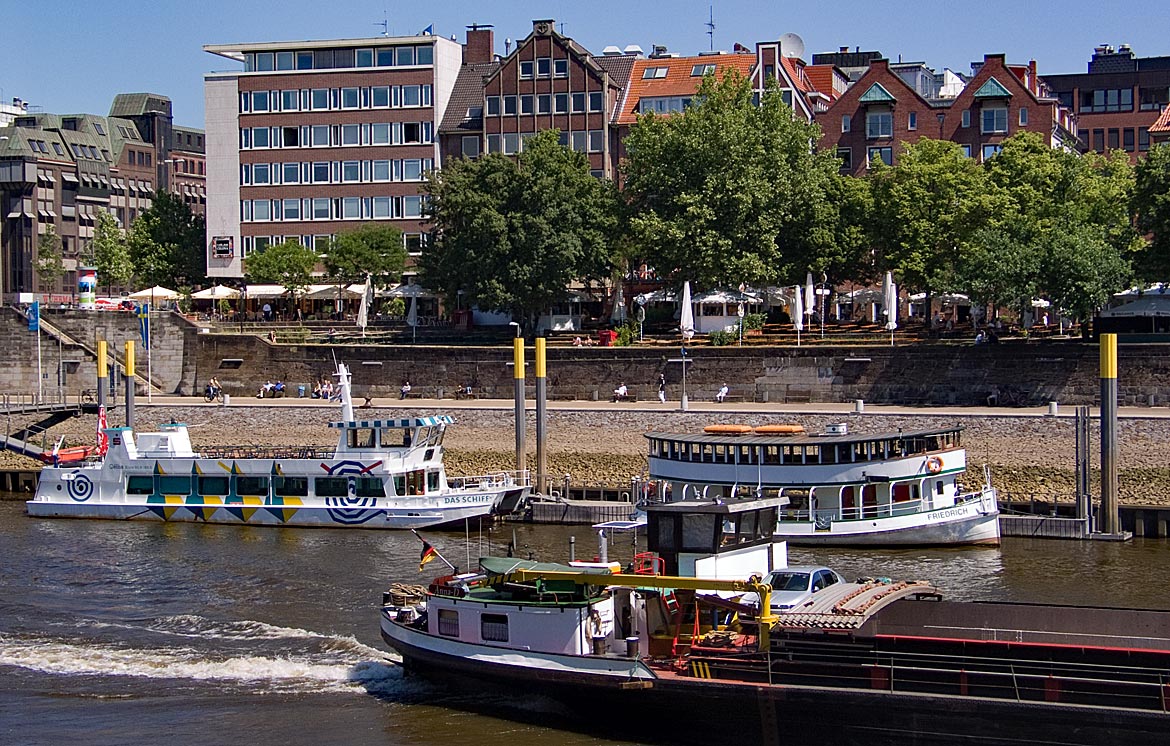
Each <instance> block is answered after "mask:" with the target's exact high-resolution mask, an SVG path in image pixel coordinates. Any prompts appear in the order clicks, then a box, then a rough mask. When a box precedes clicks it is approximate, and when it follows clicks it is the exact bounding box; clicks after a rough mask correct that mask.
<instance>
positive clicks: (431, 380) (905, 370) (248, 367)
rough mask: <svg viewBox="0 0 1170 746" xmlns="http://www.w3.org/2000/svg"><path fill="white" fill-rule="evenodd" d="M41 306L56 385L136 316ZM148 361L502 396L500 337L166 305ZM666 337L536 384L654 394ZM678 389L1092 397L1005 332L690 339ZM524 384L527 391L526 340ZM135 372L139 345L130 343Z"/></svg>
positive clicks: (555, 389)
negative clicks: (763, 340) (232, 327)
mask: <svg viewBox="0 0 1170 746" xmlns="http://www.w3.org/2000/svg"><path fill="white" fill-rule="evenodd" d="M3 311H4V312H3V313H0V334H3V335H4V336H5V338H6V339H7V340H8V345H7V350H6V353H5V355H4V358H3V359H4V362H5V363H6V364H5V365H3V366H0V385H2V386H4V391H6V392H10V393H30V392H35V391H36V388H37V380H36V336H35V334H34V333H32V332H29V331H28V329H27V323H26V322H25V320H24V318H23V317H22V316H21V315H20V314H19V313H17V312H16V311H15V310H13V309H3ZM45 320H46V322H48V323H49V324H51V325H52V326H54V327H56V328H58V329H60V330H61V331H62V333H63V334H64V335H65V336H66V337H67V339H64V340H61V341H60V344H58V342H59V340H58V339H57V338H56V337H54V336H53V335H52V334H51V333H49V332H42V339H41V341H42V345H41V347H42V364H41V366H42V371H43V375H44V376H45V380H46V381H47V383H51V384H52V385H53V387H55V386H56V380H57V379H56V377H57V370H58V363H57V361H58V360H59V359H60V360H64V361H66V362H65V365H64V366H63V367H64V370H65V379H66V390H67V391H69V392H70V393H73V394H75V393H77V392H78V391H80V390H82V389H84V388H92V387H93V386H94V385H95V376H96V372H95V370H94V359H93V354H92V351H93V350H94V349H95V347H96V345H95V343H94V340H95V339H96V338H97V336H98V334H101V335H104V337H105V339H107V340H108V341H109V342H110V346H111V352H112V353H113V352H116V353H117V355H118V356H119V357H120V356H121V354H122V347H123V343H124V342H125V341H126V340H128V339H134V340H137V339H138V319H137V318H135V316H134V314H132V313H127V312H92V311H90V312H85V311H63V310H57V309H46V311H45ZM152 331H153V339H152V343H153V344H152V347H153V349H152V351H151V367H152V376H153V380H154V383H155V386H156V391H160V392H163V393H172V392H176V393H180V394H194V393H197V392H198V391H199V390H200V389H201V388H202V386H203V384H204V383H206V381H207V379H208V378H209V377H211V376H213V375H214V376H217V377H218V378H219V380H220V382H221V383H222V384H223V385H224V387H225V389H226V391H227V393H229V394H231V395H233V396H243V395H247V394H254V393H255V391H256V389H257V388H258V387H259V385H260V384H261V383H263V382H264V381H265V380H267V379H273V380H276V379H280V380H283V381H285V382H286V383H287V384H288V385H289V386H290V389H291V391H292V392H293V393H294V394H295V392H296V387H297V386H298V385H305V386H307V387H309V388H311V386H312V383H313V382H314V381H315V380H317V379H319V378H321V377H324V376H328V375H329V374H330V373H332V372H333V369H334V368H333V361H334V357H335V356H336V359H337V360H339V361H342V362H346V363H348V364H349V365H350V367H351V368H352V370H353V374H354V387H355V391H356V392H357V393H358V394H359V395H361V394H369V395H371V396H376V397H387V396H395V395H397V392H398V389H399V387H400V386H401V385H402V383H403V382H404V381H407V380H409V381H410V383H411V386H412V388H413V390H414V392H415V393H417V394H419V395H424V396H436V395H442V396H448V397H449V396H452V395H453V392H454V391H455V390H456V389H458V388H459V387H461V386H464V385H468V384H470V385H471V386H473V387H474V389H475V391H476V392H477V394H478V395H480V396H487V397H501V398H511V397H512V387H513V379H512V367H511V363H512V350H511V348H509V347H506V346H499V347H453V346H437V345H397V346H363V345H358V344H348V343H347V344H332V345H330V344H324V343H322V344H295V345H289V344H272V343H269V342H268V341H267V340H266V339H263V338H261V337H259V336H255V335H230V334H200V333H199V328H198V327H197V326H196V325H194V324H191V323H190V322H188V321H187V320H186V319H185V318H183V317H181V316H178V315H176V314H157V315H155V316H154V317H152ZM679 352H680V351H679V348H678V347H677V346H676V345H673V344H672V345H658V346H637V347H622V348H598V347H584V348H582V347H561V346H555V347H551V348H550V349H549V365H548V375H549V378H548V391H549V396H550V397H552V398H557V399H583V400H588V399H594V398H599V399H606V398H608V397H609V396H610V393H611V392H612V390H613V389H614V388H615V387H616V386H617V385H618V384H619V383H621V382H625V383H626V384H627V386H628V387H629V389H630V391H631V392H632V393H634V394H635V395H637V396H638V397H639V398H642V399H652V398H655V397H656V396H657V380H658V376H659V374H660V373H661V374H664V375H665V376H666V380H667V396H668V398H670V399H671V400H674V401H677V400H678V399H679V398H680V397H681V395H682V366H681V364H680V363H678V362H672V361H677V359H678V358H679ZM688 353H689V355H688V357H689V359H690V361H691V362H690V363H689V364H688V365H687V381H686V387H687V392H686V393H687V395H688V397H690V398H691V399H693V400H696V401H700V400H710V399H711V398H713V397H714V394H715V392H716V391H717V390H718V389H719V387H720V386H721V385H722V384H723V383H727V384H728V385H729V387H730V389H731V394H732V397H733V400H734V399H736V398H739V399H742V400H745V401H769V402H775V403H781V404H782V403H789V402H842V401H850V400H853V399H864V400H866V401H868V402H873V403H880V404H902V405H924V406H947V405H986V404H987V403H988V397H989V396H990V395H993V394H994V395H996V397H997V399H998V402H999V404H1001V405H1006V406H1011V405H1031V406H1036V405H1042V404H1044V403H1046V402H1049V401H1058V402H1060V403H1062V404H1091V403H1094V402H1095V401H1096V399H1097V397H1098V390H1099V383H1098V379H1097V372H1098V370H1097V368H1098V351H1097V346H1096V345H1095V344H1085V343H1082V342H1080V341H1079V340H1044V341H1029V342H1023V341H1018V340H1009V341H1005V342H1003V343H1001V344H998V345H980V346H974V345H962V344H930V343H919V344H914V345H907V346H895V347H890V346H883V345H878V346H868V347H860V346H834V347H828V346H823V347H822V346H805V347H765V346H755V345H753V346H751V347H742V348H741V347H694V348H691V349H689V350H688ZM527 355H528V377H527V379H526V383H527V384H528V388H529V391H528V395H529V396H532V395H533V389H534V388H535V378H533V376H532V373H533V369H532V348H531V345H529V348H528V350H527ZM138 357H139V360H138V362H139V365H138V368H139V373H140V375H142V376H145V375H146V358H145V355H143V354H142V353H141V351H140V352H139V356H138ZM1119 357H1120V360H1119V374H1120V381H1119V383H1120V386H1119V390H1120V399H1121V403H1122V404H1123V405H1151V404H1153V405H1157V406H1165V405H1167V404H1170V355H1167V354H1166V348H1165V347H1164V346H1161V345H1123V346H1122V347H1121V348H1120V351H1119Z"/></svg>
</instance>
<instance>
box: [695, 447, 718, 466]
mask: <svg viewBox="0 0 1170 746" xmlns="http://www.w3.org/2000/svg"><path fill="white" fill-rule="evenodd" d="M714 454H715V451H714V449H713V448H712V447H711V444H710V443H704V444H703V455H702V457H700V458H699V461H703V462H705V463H708V464H710V463H712V462H713V461H714V460H715V455H714Z"/></svg>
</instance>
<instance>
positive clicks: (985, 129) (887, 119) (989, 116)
mask: <svg viewBox="0 0 1170 746" xmlns="http://www.w3.org/2000/svg"><path fill="white" fill-rule="evenodd" d="M1019 123H1020V126H1021V127H1027V126H1028V109H1027V108H1021V109H1020V110H1019ZM962 126H963V127H970V126H971V110H970V109H964V110H963V112H962ZM852 128H853V117H852V116H850V115H849V114H845V115H844V116H842V117H841V131H842V132H849V131H851V130H852ZM906 129H908V130H916V129H918V112H915V111H912V112H909V114H908V115H907V117H906ZM979 131H980V132H981V133H983V134H985V135H994V134H1007V131H1008V110H1007V108H1006V107H984V108H983V109H982V110H980V126H979ZM865 136H866V138H868V139H871V140H873V139H877V138H882V137H893V136H894V112H892V111H882V110H878V111H868V112H866V114H865Z"/></svg>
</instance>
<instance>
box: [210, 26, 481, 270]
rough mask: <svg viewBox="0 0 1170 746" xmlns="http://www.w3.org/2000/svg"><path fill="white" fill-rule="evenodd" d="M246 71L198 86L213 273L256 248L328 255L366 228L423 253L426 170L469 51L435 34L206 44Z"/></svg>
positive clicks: (433, 162)
mask: <svg viewBox="0 0 1170 746" xmlns="http://www.w3.org/2000/svg"><path fill="white" fill-rule="evenodd" d="M204 49H205V50H206V51H208V52H210V53H212V54H216V55H219V56H221V57H225V58H227V59H230V60H232V61H234V62H237V63H243V69H242V70H235V71H232V72H213V73H208V74H207V75H206V76H205V80H204V93H205V98H206V107H205V112H206V114H205V117H206V124H207V140H206V160H207V166H206V171H207V173H206V181H207V187H206V188H207V195H208V199H207V232H208V238H209V242H208V261H207V271H208V274H209V275H211V276H214V277H225V278H227V277H236V278H238V277H242V276H243V259H244V257H246V256H247V255H248V254H250V253H251V252H252V251H256V250H262V249H263V248H265V247H266V246H269V245H272V244H276V243H280V242H283V241H285V240H287V239H292V240H296V241H299V242H301V243H302V244H304V245H306V246H316V247H320V246H323V245H324V242H325V241H326V240H327V239H328V238H329V237H331V236H333V235H335V234H337V233H338V232H340V231H344V230H346V229H348V228H350V227H356V226H358V225H360V224H362V223H364V222H369V221H386V222H388V223H391V224H393V225H396V226H398V227H399V228H401V229H402V231H403V233H404V234H405V242H406V248H407V250H408V251H409V252H410V253H412V254H417V253H418V252H420V251H422V249H423V247H424V245H425V240H426V235H427V233H426V231H427V229H426V227H425V225H424V223H423V220H422V216H423V195H422V185H423V178H424V174H426V172H427V171H429V170H431V169H433V168H437V167H438V166H439V163H440V154H439V146H438V138H437V128H438V124H439V122H440V121H441V119H442V114H443V112H444V111H445V110H446V108H447V104H448V101H449V99H450V96H451V92H452V89H453V88H454V85H455V79H456V76H457V74H458V72H459V68H460V63H461V58H462V49H461V47H460V45H459V44H458V43H456V42H453V41H450V40H447V39H444V38H442V37H437V36H431V35H420V36H407V37H373V38H365V39H334V40H323V41H302V42H257V43H249V44H219V45H209V46H205V47H204Z"/></svg>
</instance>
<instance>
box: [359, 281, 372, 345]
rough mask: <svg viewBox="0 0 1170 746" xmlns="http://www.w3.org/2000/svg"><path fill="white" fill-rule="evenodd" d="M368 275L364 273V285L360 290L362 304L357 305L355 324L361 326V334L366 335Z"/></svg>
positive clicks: (368, 293) (368, 306)
mask: <svg viewBox="0 0 1170 746" xmlns="http://www.w3.org/2000/svg"><path fill="white" fill-rule="evenodd" d="M370 289H371V288H370V276H369V275H366V286H365V289H364V290H363V291H362V304H361V306H360V307H358V315H357V325H358V326H359V327H361V330H362V336H363V337H364V336H366V325H367V324H369V323H370Z"/></svg>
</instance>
